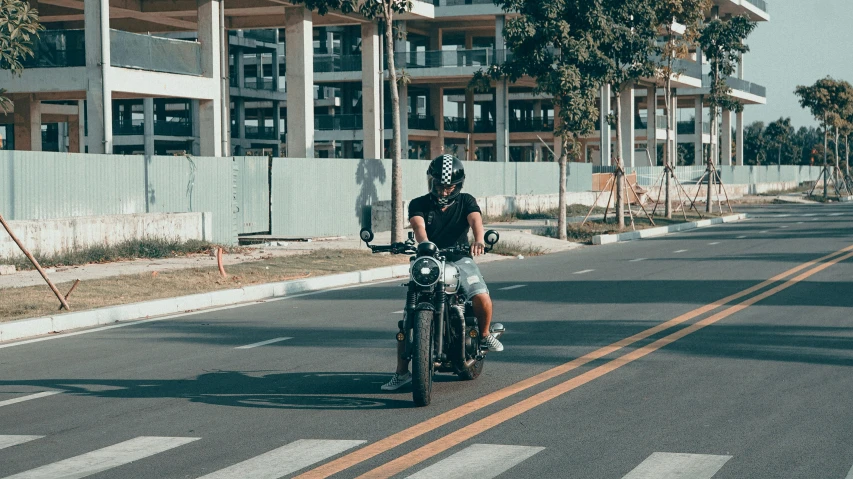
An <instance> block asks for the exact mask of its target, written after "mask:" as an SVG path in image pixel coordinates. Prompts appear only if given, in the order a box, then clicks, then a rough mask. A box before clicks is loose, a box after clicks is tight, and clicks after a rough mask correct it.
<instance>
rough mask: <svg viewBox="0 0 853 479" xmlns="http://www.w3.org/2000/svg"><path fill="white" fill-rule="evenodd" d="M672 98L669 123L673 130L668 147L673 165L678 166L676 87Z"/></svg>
mask: <svg viewBox="0 0 853 479" xmlns="http://www.w3.org/2000/svg"><path fill="white" fill-rule="evenodd" d="M670 98H671V101H672V106H671V108H670V111H669V118H668V119H667V123H668V124H669V129H670V130H672V131H671V133H670V143H669V145H668V147H669V158H670V163H671V164H672V166H676V165H677V164H678V161H677V159H678V96H677V95H676V94H675V88H673V89H672V96H671V97H670Z"/></svg>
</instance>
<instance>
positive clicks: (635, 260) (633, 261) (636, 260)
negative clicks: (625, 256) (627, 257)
mask: <svg viewBox="0 0 853 479" xmlns="http://www.w3.org/2000/svg"><path fill="white" fill-rule="evenodd" d="M647 259H648V258H634V259H632V260H631V261H629V262H630V263H637V262H639V261H645V260H647Z"/></svg>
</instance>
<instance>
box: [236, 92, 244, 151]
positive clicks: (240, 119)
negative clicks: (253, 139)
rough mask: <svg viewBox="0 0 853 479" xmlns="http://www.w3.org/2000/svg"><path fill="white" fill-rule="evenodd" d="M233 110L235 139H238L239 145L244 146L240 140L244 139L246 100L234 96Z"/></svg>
mask: <svg viewBox="0 0 853 479" xmlns="http://www.w3.org/2000/svg"><path fill="white" fill-rule="evenodd" d="M234 110H235V116H236V117H237V119H236V123H237V124H236V125H234V126H235V127H236V128H237V139H238V140H240V143H241V145H240V146H244V145H242V142H243V141H244V140H245V139H246V101H245V100H244V99H242V98H235V99H234Z"/></svg>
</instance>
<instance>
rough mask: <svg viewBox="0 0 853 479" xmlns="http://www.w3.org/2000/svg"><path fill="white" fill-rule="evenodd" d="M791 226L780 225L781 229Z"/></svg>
mask: <svg viewBox="0 0 853 479" xmlns="http://www.w3.org/2000/svg"><path fill="white" fill-rule="evenodd" d="M784 228H789V226H780V227H779V229H784Z"/></svg>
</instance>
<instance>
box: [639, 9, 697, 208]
mask: <svg viewBox="0 0 853 479" xmlns="http://www.w3.org/2000/svg"><path fill="white" fill-rule="evenodd" d="M709 8H711V0H659V1H658V2H657V3H656V4H655V11H656V16H657V20H656V21H657V24H658V28H659V30H662V31H663V42H662V43H660V44H658V58H659V60H658V65H657V67H658V70H657V77H658V79H659V80H660V81H662V83H663V94H664V106H663V111H664V116H665V117H666V118H667V127H666V143H665V145H664V148H663V165H664V169H668V168H671V167H673V166H674V162H673V160H672V159H671V158H670V157H669V155H670V151H669V142H670V130H669V121H670V115H671V112H672V111H673V108H672V77H673V76H674V75H680V74H681V73H683V71H681V70H679V69H676V68H675V60H677V59H685V58H687V57H688V56H689V54H690V50H691V49H692V48H695V45H696V39H697V37H698V36H699V28H700V26H701V24H702V21H703V20H704V19H705V12H706V11H707V10H708V9H709ZM676 24H679V25H683V26H684V31H683V32H682V33H677V32H676V30H675V25H676ZM651 111H654V110H651ZM665 176H666V197H665V200H666V206H665V207H664V214H665V215H666V217H667V218H672V201H671V200H670V196H669V193H670V177H671V175H670V174H669V173H668V172H667V173H666V174H665Z"/></svg>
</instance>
